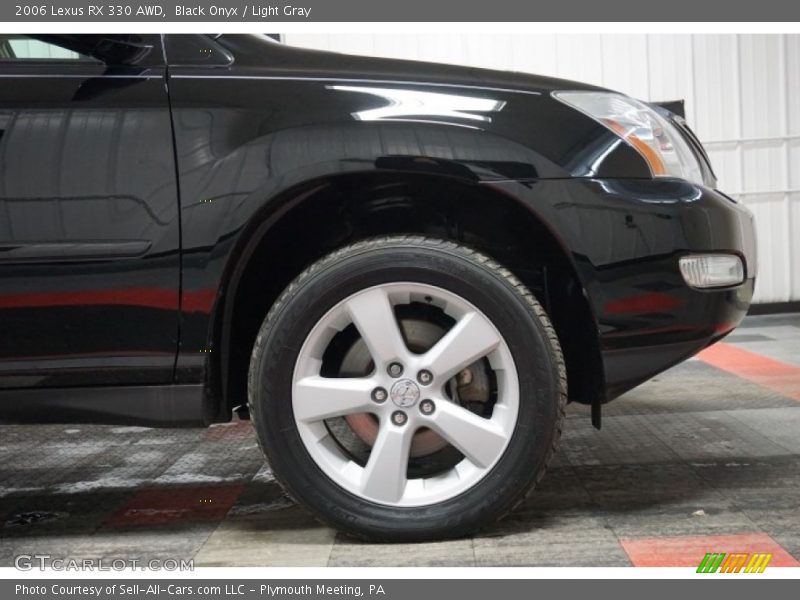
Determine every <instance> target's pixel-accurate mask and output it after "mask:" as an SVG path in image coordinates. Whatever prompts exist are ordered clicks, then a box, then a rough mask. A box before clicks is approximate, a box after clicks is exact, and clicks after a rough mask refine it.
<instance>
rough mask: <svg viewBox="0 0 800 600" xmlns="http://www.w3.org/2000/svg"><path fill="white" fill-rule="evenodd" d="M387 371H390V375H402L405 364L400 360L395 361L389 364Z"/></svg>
mask: <svg viewBox="0 0 800 600" xmlns="http://www.w3.org/2000/svg"><path fill="white" fill-rule="evenodd" d="M387 371H389V375H391V376H392V377H400V375H402V374H403V365H401V364H400V363H399V362H393V363H391V364H390V365H389V368H388V369H387Z"/></svg>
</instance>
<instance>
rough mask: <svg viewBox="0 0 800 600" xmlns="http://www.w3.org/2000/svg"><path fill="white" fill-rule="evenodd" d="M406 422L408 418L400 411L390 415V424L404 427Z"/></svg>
mask: <svg viewBox="0 0 800 600" xmlns="http://www.w3.org/2000/svg"><path fill="white" fill-rule="evenodd" d="M406 421H408V416H407V415H406V413H404V412H403V411H402V410H396V411H394V412H393V413H392V423H394V424H395V425H405V424H406Z"/></svg>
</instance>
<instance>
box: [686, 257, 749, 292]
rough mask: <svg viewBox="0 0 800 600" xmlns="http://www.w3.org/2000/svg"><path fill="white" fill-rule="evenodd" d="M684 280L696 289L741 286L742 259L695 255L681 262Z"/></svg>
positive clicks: (742, 274)
mask: <svg viewBox="0 0 800 600" xmlns="http://www.w3.org/2000/svg"><path fill="white" fill-rule="evenodd" d="M680 267H681V274H682V275H683V278H684V280H686V283H688V284H689V285H690V286H692V287H694V288H714V287H725V286H730V285H739V284H740V283H742V281H744V266H743V265H742V259H740V258H739V257H738V256H735V255H732V254H694V255H692V256H684V257H683V258H681V260H680Z"/></svg>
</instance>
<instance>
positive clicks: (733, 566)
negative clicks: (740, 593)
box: [697, 552, 772, 573]
mask: <svg viewBox="0 0 800 600" xmlns="http://www.w3.org/2000/svg"><path fill="white" fill-rule="evenodd" d="M771 560H772V554H770V553H768V552H756V553H754V554H749V553H747V552H733V553H731V554H725V553H724V552H708V553H706V555H705V556H704V557H703V560H701V561H700V564H699V565H698V567H697V572H698V573H716V572H717V571H719V572H720V573H739V572H741V571H742V568H744V572H745V573H763V572H764V569H766V568H767V565H768V564H769V563H770V561H771ZM745 565H747V566H745Z"/></svg>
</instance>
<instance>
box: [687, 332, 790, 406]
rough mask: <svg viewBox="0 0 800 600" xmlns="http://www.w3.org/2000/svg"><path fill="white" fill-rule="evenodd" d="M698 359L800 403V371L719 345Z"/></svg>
mask: <svg viewBox="0 0 800 600" xmlns="http://www.w3.org/2000/svg"><path fill="white" fill-rule="evenodd" d="M697 357H698V358H699V359H700V360H702V361H703V362H705V363H708V364H710V365H713V366H715V367H717V368H719V369H722V370H723V371H727V372H728V373H733V374H734V375H737V376H739V377H742V378H744V379H747V380H748V381H752V382H753V383H757V384H759V385H762V386H764V387H765V388H768V389H770V390H772V391H774V392H777V393H779V394H781V395H783V396H787V397H789V398H793V399H794V400H800V368H798V367H794V366H792V365H787V364H786V363H783V362H780V361H777V360H774V359H772V358H767V357H766V356H762V355H760V354H756V353H755V352H750V351H749V350H743V349H741V348H737V347H736V346H731V345H730V344H724V343H718V344H714V345H713V346H710V347H709V348H706V349H705V350H703V351H702V352H701V353H700V354H698V355H697Z"/></svg>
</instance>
